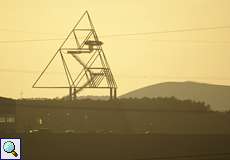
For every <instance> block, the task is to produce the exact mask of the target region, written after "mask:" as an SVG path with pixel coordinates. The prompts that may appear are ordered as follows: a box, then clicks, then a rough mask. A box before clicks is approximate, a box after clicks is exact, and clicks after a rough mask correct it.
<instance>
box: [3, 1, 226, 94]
mask: <svg viewBox="0 0 230 160" xmlns="http://www.w3.org/2000/svg"><path fill="white" fill-rule="evenodd" d="M85 10H88V11H89V13H90V15H91V18H92V20H93V23H94V25H95V28H96V31H97V33H98V35H99V37H100V35H110V34H127V33H139V32H154V31H165V30H177V29H188V28H203V27H215V26H226V25H230V19H229V15H230V1H229V0H116V1H110V0H85V1H80V0H20V1H19V0H7V1H1V2H0V12H1V14H0V19H1V25H0V49H1V53H0V60H1V63H0V72H1V79H0V91H1V93H0V96H7V97H13V98H19V97H20V93H21V92H23V97H56V96H62V95H64V94H67V93H68V91H67V90H58V89H55V90H46V89H32V88H31V86H32V84H33V81H34V80H35V79H36V78H37V76H38V75H39V72H40V71H41V70H42V69H43V68H44V66H45V65H46V64H47V63H48V61H49V60H50V58H51V57H52V56H53V54H54V53H55V52H56V50H57V49H58V47H59V45H60V44H61V42H62V41H41V42H24V43H3V42H4V41H17V40H29V39H52V38H65V36H66V35H67V34H68V32H69V31H70V30H71V29H72V27H73V26H74V24H75V23H76V22H77V20H78V19H79V18H80V16H81V15H82V14H83V13H84V11H85ZM229 37H230V29H221V30H207V31H193V32H180V33H163V34H152V35H142V36H126V37H107V38H106V37H104V38H103V37H102V38H101V40H102V41H103V42H104V46H103V47H104V51H105V53H106V56H107V59H108V61H109V64H110V66H111V68H112V71H113V73H114V76H115V78H116V81H117V83H118V87H119V88H118V94H119V95H121V94H124V93H126V92H127V91H131V90H133V89H137V88H140V87H143V86H146V85H151V84H155V83H158V82H165V81H187V80H189V81H198V82H208V83H215V84H225V85H230V75H229V74H230V70H229V68H230V63H229V60H230V52H229V51H230V40H229ZM59 76H60V77H62V76H63V75H62V74H60V75H59ZM90 91H91V90H87V91H83V92H82V95H83V94H87V95H88V94H91V93H92V94H100V95H101V94H106V93H108V91H106V92H100V91H93V92H90Z"/></svg>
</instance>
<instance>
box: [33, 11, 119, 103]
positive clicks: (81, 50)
mask: <svg viewBox="0 0 230 160" xmlns="http://www.w3.org/2000/svg"><path fill="white" fill-rule="evenodd" d="M82 21H85V22H87V24H88V25H87V27H85V28H81V25H82V24H81V23H83V22H82ZM70 42H71V43H70ZM102 45H103V42H101V41H100V40H99V38H98V36H97V33H96V31H95V28H94V26H93V23H92V21H91V18H90V16H89V13H88V12H87V11H86V12H85V13H84V14H83V15H82V16H81V18H80V20H79V21H78V22H77V24H76V25H75V26H74V28H73V29H72V30H71V32H70V33H69V35H68V36H67V38H66V39H65V40H64V42H63V43H62V45H61V46H60V48H59V49H58V50H57V52H56V53H55V55H54V56H53V57H52V59H51V60H50V62H49V63H48V65H47V66H46V67H45V69H44V70H43V71H42V73H41V74H40V76H39V77H38V78H37V80H36V81H35V83H34V84H33V88H68V89H69V97H70V99H71V100H72V99H75V98H76V95H77V94H78V93H79V92H81V91H82V90H83V89H85V88H100V89H103V88H108V89H110V98H111V99H115V98H116V89H117V84H116V82H115V79H114V77H113V74H112V72H111V69H110V67H109V64H108V62H107V59H106V57H105V54H104V51H103V49H102ZM86 54H87V55H88V59H86V60H83V59H82V58H81V56H82V55H86ZM58 56H59V57H61V60H62V65H63V67H64V72H65V75H66V80H67V81H68V85H67V86H39V85H38V84H39V80H40V79H41V77H42V76H43V74H44V73H45V72H46V70H47V69H48V68H49V66H50V64H51V63H52V62H53V60H54V59H55V58H56V57H58ZM66 56H68V57H72V58H73V59H75V60H76V63H78V64H79V66H81V67H82V70H81V72H80V73H78V74H77V76H75V77H74V75H73V74H71V72H70V70H69V67H68V63H67V61H66V59H65V57H66ZM96 61H97V62H99V63H97V64H96ZM103 81H104V82H103ZM102 82H103V83H102Z"/></svg>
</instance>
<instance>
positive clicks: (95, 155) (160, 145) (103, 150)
mask: <svg viewBox="0 0 230 160" xmlns="http://www.w3.org/2000/svg"><path fill="white" fill-rule="evenodd" d="M1 137H20V138H22V142H23V144H22V147H23V149H22V150H23V156H24V160H56V159H62V160H63V159H71V160H136V159H143V158H151V157H158V156H160V157H161V156H163V157H165V156H166V157H167V156H178V155H179V156H183V155H201V154H209V153H211V154H216V153H226V152H230V135H160V134H159V135H156V134H155V135H112V134H40V135H39V134H23V135H14V136H13V135H11V136H9V135H8V136H3V135H2V136H1ZM155 159H158V158H155ZM167 159H170V158H166V160H167ZM174 159H175V158H174ZM179 159H180V160H181V159H183V160H200V159H202V160H203V159H206V160H207V159H212V160H213V159H216V160H217V159H218V160H229V159H230V155H224V156H212V157H209V158H197V157H195V158H194V157H193V158H187V159H186V158H179Z"/></svg>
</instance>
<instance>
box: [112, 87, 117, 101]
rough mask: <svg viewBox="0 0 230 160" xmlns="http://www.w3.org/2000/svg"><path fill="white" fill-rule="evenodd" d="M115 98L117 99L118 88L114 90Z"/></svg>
mask: <svg viewBox="0 0 230 160" xmlns="http://www.w3.org/2000/svg"><path fill="white" fill-rule="evenodd" d="M113 98H114V99H117V89H116V88H114V93H113Z"/></svg>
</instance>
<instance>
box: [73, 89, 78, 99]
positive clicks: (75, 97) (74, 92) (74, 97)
mask: <svg viewBox="0 0 230 160" xmlns="http://www.w3.org/2000/svg"><path fill="white" fill-rule="evenodd" d="M73 99H74V100H76V99H77V90H76V88H74V91H73Z"/></svg>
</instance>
